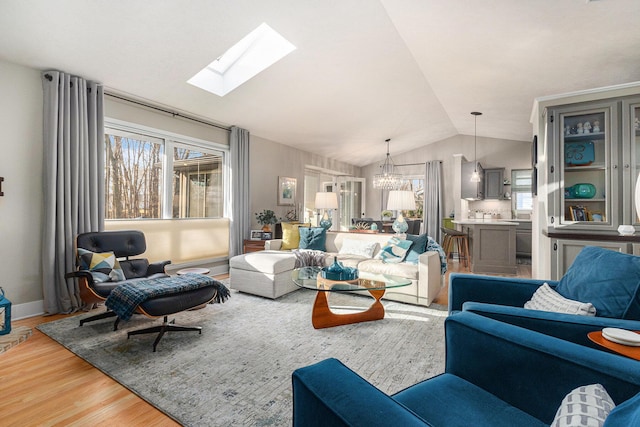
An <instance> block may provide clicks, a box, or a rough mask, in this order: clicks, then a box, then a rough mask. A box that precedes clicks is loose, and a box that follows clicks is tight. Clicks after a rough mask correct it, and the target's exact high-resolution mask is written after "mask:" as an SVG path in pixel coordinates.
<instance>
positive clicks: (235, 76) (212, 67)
mask: <svg viewBox="0 0 640 427" xmlns="http://www.w3.org/2000/svg"><path fill="white" fill-rule="evenodd" d="M295 49H296V47H295V46H294V45H293V44H291V43H290V42H289V41H288V40H287V39H285V38H284V37H282V36H281V35H280V34H278V33H277V32H276V31H275V30H274V29H272V28H271V27H269V26H268V25H267V24H265V23H263V24H261V25H260V26H259V27H258V28H256V29H255V30H253V31H252V32H250V33H249V34H248V35H246V36H245V37H244V38H243V39H242V40H240V41H239V42H238V43H236V44H235V45H233V46H232V47H231V48H230V49H229V50H227V51H226V52H225V53H223V54H222V55H220V56H219V57H218V58H216V59H215V60H214V61H213V62H212V63H211V64H209V65H207V66H206V67H205V68H203V69H202V70H201V71H200V72H199V73H198V74H196V75H195V76H193V77H191V78H190V79H189V80H188V81H187V83H189V84H192V85H194V86H197V87H199V88H200V89H204V90H206V91H208V92H211V93H214V94H216V95H218V96H225V95H226V94H227V93H229V92H231V91H232V90H234V89H235V88H237V87H238V86H240V85H241V84H243V83H244V82H246V81H247V80H249V79H251V78H252V77H254V76H255V75H257V74H258V73H260V72H262V71H264V70H266V69H267V68H269V67H270V66H271V65H273V64H275V63H276V62H278V61H279V60H281V59H282V58H284V57H285V56H287V55H288V54H289V53H291V52H293V51H294V50H295Z"/></svg>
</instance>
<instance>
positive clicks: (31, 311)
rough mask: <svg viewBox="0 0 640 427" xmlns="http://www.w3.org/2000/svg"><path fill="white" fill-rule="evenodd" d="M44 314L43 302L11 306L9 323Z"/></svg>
mask: <svg viewBox="0 0 640 427" xmlns="http://www.w3.org/2000/svg"><path fill="white" fill-rule="evenodd" d="M41 314H44V300H39V301H31V302H25V303H24V304H12V305H11V321H14V320H20V319H26V318H27V317H33V316H40V315H41Z"/></svg>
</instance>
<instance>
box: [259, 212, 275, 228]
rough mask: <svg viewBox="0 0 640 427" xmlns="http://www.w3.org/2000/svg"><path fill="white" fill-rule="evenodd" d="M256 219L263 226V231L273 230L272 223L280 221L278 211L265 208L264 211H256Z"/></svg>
mask: <svg viewBox="0 0 640 427" xmlns="http://www.w3.org/2000/svg"><path fill="white" fill-rule="evenodd" d="M256 220H257V221H258V224H260V225H261V226H262V231H265V232H268V231H271V224H275V223H276V222H278V218H276V213H275V212H274V211H272V210H271V209H263V210H262V212H257V213H256Z"/></svg>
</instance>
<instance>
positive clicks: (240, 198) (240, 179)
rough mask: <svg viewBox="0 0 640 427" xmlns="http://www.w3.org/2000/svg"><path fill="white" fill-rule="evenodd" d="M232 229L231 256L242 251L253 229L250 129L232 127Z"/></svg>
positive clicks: (230, 234) (230, 232) (230, 142)
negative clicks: (250, 190)
mask: <svg viewBox="0 0 640 427" xmlns="http://www.w3.org/2000/svg"><path fill="white" fill-rule="evenodd" d="M229 145H230V148H231V194H230V199H231V200H230V202H231V203H229V204H228V206H231V229H230V230H229V240H230V242H229V257H232V256H235V255H238V254H241V253H242V246H243V243H244V239H248V238H249V230H250V229H251V219H250V209H251V205H250V200H251V199H250V192H249V131H248V130H245V129H241V128H239V127H236V126H232V127H231V134H230V136H229Z"/></svg>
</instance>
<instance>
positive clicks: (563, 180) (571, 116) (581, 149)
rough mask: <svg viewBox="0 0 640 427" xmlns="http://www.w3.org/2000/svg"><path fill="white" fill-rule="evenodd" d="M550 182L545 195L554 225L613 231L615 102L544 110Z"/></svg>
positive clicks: (616, 198) (616, 156)
mask: <svg viewBox="0 0 640 427" xmlns="http://www.w3.org/2000/svg"><path fill="white" fill-rule="evenodd" d="M549 120H550V122H551V125H552V126H550V129H551V130H552V132H553V135H552V140H553V141H554V142H556V143H555V144H553V145H552V146H551V147H552V149H553V151H552V153H551V154H552V155H553V156H554V159H553V160H554V161H553V162H552V163H551V165H550V170H549V176H550V177H551V179H550V182H554V183H556V185H557V187H556V188H557V189H556V191H555V192H552V193H550V195H549V197H550V198H552V199H553V200H552V201H551V202H550V204H551V205H552V206H553V207H554V209H553V213H554V215H553V217H552V218H551V222H552V224H553V226H554V227H557V226H561V227H563V228H567V227H568V228H576V229H593V230H614V229H616V228H617V227H618V225H619V224H620V220H621V218H619V215H618V213H619V212H620V211H621V206H618V201H619V194H618V192H619V189H620V188H621V182H620V176H619V165H618V163H619V148H620V147H619V145H620V144H619V138H618V125H617V123H618V121H619V117H618V104H617V103H616V102H608V103H593V104H578V105H574V106H567V107H558V108H554V109H552V110H550V115H549Z"/></svg>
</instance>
